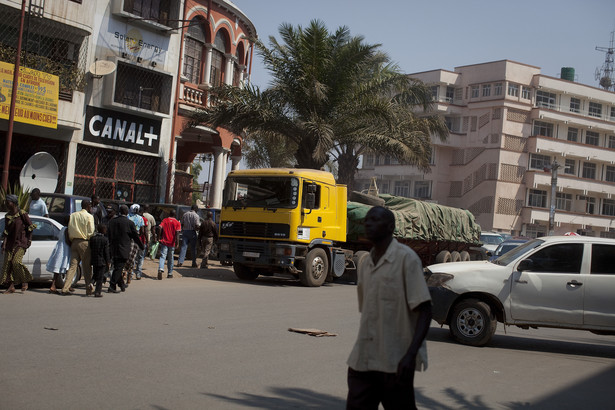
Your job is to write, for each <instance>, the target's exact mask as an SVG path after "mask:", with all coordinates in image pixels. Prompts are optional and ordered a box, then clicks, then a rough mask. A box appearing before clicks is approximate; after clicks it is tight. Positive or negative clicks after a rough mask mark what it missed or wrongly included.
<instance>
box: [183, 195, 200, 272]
mask: <svg viewBox="0 0 615 410" xmlns="http://www.w3.org/2000/svg"><path fill="white" fill-rule="evenodd" d="M198 209H199V207H198V206H196V205H192V208H191V209H190V211H189V212H186V213H185V214H184V216H182V247H181V250H180V251H179V259H178V260H177V266H178V267H179V266H182V264H183V263H184V259H185V258H186V251H187V250H188V244H190V251H191V252H192V255H191V256H192V267H193V268H196V267H197V266H198V265H197V264H196V239H197V231H198V229H199V226H200V225H201V219H200V218H199V215H198V214H197V213H196V211H198Z"/></svg>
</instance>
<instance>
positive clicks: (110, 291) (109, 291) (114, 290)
mask: <svg viewBox="0 0 615 410" xmlns="http://www.w3.org/2000/svg"><path fill="white" fill-rule="evenodd" d="M107 293H120V291H119V290H117V289H111V288H109V289H107Z"/></svg>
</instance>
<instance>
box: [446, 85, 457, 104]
mask: <svg viewBox="0 0 615 410" xmlns="http://www.w3.org/2000/svg"><path fill="white" fill-rule="evenodd" d="M453 98H455V87H450V86H449V87H446V102H449V103H452V102H453Z"/></svg>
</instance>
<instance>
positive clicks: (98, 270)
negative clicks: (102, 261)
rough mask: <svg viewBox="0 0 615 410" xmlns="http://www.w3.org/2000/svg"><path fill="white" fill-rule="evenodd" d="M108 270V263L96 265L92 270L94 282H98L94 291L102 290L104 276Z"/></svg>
mask: <svg viewBox="0 0 615 410" xmlns="http://www.w3.org/2000/svg"><path fill="white" fill-rule="evenodd" d="M106 270H107V266H106V265H101V266H94V267H93V270H92V279H93V280H94V283H96V288H95V289H94V293H95V294H96V293H101V292H102V282H103V277H104V276H105V271H106Z"/></svg>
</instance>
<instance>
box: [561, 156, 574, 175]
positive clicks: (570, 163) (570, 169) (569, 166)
mask: <svg viewBox="0 0 615 410" xmlns="http://www.w3.org/2000/svg"><path fill="white" fill-rule="evenodd" d="M575 168H576V161H575V160H574V159H567V160H566V162H565V163H564V174H568V175H575V173H576V171H575Z"/></svg>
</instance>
